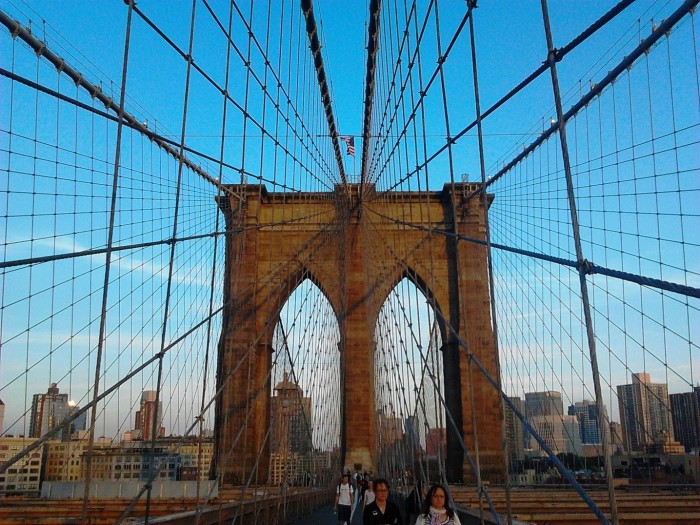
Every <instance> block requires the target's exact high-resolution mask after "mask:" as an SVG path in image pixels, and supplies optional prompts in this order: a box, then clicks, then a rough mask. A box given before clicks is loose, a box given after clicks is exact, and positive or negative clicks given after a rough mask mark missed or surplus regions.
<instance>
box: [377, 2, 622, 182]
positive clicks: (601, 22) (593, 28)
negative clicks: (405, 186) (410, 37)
mask: <svg viewBox="0 0 700 525" xmlns="http://www.w3.org/2000/svg"><path fill="white" fill-rule="evenodd" d="M633 3H634V0H622V1H621V2H619V3H618V4H617V5H615V6H614V7H613V8H612V9H610V10H609V11H608V12H607V13H605V15H603V16H602V17H601V18H599V19H598V20H597V21H596V22H594V23H593V24H591V25H590V26H589V27H588V28H587V29H586V30H585V31H583V32H582V33H581V34H579V35H578V36H577V37H576V38H574V39H573V40H572V41H571V42H569V44H567V45H565V46H564V47H562V48H559V49H558V50H557V60H558V61H560V60H562V59H563V58H564V56H566V55H567V54H568V53H570V52H571V51H573V50H574V49H575V48H576V47H578V46H579V45H580V44H582V43H583V42H585V41H586V39H588V38H589V37H590V36H592V35H593V34H594V33H595V32H597V31H598V30H599V29H601V28H602V27H604V26H605V25H606V24H607V23H608V22H609V21H610V20H612V19H614V18H615V17H616V16H617V15H618V14H620V13H621V12H622V11H623V10H624V9H625V8H626V7H628V6H630V5H631V4H633ZM465 19H466V17H465ZM419 42H420V40H419ZM444 59H446V57H443V62H444ZM412 67H413V61H411V62H409V68H412ZM548 67H549V66H548V65H547V63H546V61H544V62H543V63H542V65H541V66H539V67H538V68H537V69H536V70H535V71H533V72H532V73H530V75H528V76H527V77H526V78H525V79H523V80H522V81H521V82H520V83H519V84H518V85H516V86H515V87H514V88H513V89H511V90H510V91H509V92H508V93H506V94H505V95H504V96H503V97H501V98H500V99H499V100H498V101H497V102H495V103H494V104H493V105H491V106H490V107H489V108H488V109H486V110H485V111H484V112H483V113H482V114H481V120H482V121H483V120H484V119H485V118H486V117H488V116H489V115H491V114H492V113H494V112H495V111H496V110H497V109H498V108H500V107H501V106H503V105H504V104H505V103H506V102H507V101H508V100H510V99H512V98H513V97H514V96H515V95H517V94H518V93H520V92H521V91H522V90H523V89H524V88H525V87H527V86H528V85H530V84H531V83H532V82H533V81H534V80H536V79H537V78H538V77H539V76H540V75H542V74H543V73H544V72H545V71H547V69H548ZM427 90H428V87H426V88H425V90H421V92H420V99H419V101H418V102H417V103H416V106H417V105H418V104H422V99H423V98H424V96H425V95H426V94H427ZM402 92H403V89H402ZM416 106H414V109H413V111H412V113H411V116H410V117H409V120H408V121H407V123H408V122H410V120H412V119H413V118H414V117H415V109H416ZM476 125H477V122H476V120H474V121H472V122H471V123H470V124H469V125H467V126H466V127H465V128H464V129H462V130H461V131H459V132H458V133H456V134H455V135H454V136H453V137H451V142H452V143H455V142H456V141H457V140H458V139H460V138H462V137H464V136H465V135H466V134H467V133H468V132H469V131H471V130H472V129H474V127H476ZM406 129H407V127H406V126H405V127H404V129H403V131H402V132H401V134H405V132H406ZM399 139H400V137H399ZM447 148H448V144H447V143H446V144H445V145H443V146H441V147H440V148H438V149H437V150H436V151H435V152H434V153H432V154H431V155H430V156H428V157H426V158H425V160H424V161H423V162H422V163H420V164H418V165H417V166H416V167H415V169H414V170H411V171H408V172H407V173H406V174H405V175H404V176H403V177H402V178H400V179H399V180H398V181H397V182H395V183H394V184H393V185H391V186H390V187H388V188H387V189H386V190H384V191H387V192H388V191H392V190H394V189H396V188H398V187H399V186H400V185H401V184H402V183H403V182H405V181H406V180H408V179H410V178H411V177H413V176H414V175H416V174H417V173H418V172H419V171H420V170H421V169H422V168H424V167H425V166H427V165H428V164H429V163H430V162H432V161H433V160H434V159H436V158H437V157H439V156H440V155H441V154H442V153H443V152H444V151H445V150H446V149H447ZM383 169H384V167H382V168H381V169H379V170H378V171H379V172H382V171H383Z"/></svg>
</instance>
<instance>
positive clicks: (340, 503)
mask: <svg viewBox="0 0 700 525" xmlns="http://www.w3.org/2000/svg"><path fill="white" fill-rule="evenodd" d="M354 496H355V490H354V489H353V488H352V485H351V484H350V477H349V476H348V475H347V474H343V477H342V478H341V480H340V483H339V484H338V487H337V488H336V489H335V512H337V514H338V525H344V524H345V523H346V522H347V523H348V524H349V523H350V514H351V512H352V504H353V500H354Z"/></svg>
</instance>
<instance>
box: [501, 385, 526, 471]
mask: <svg viewBox="0 0 700 525" xmlns="http://www.w3.org/2000/svg"><path fill="white" fill-rule="evenodd" d="M510 400H511V401H512V403H513V404H514V405H515V408H516V409H518V412H520V413H521V414H524V408H523V400H522V399H520V398H519V397H511V398H510ZM504 413H505V424H506V441H507V445H508V461H509V464H510V465H511V466H512V465H515V464H517V463H518V462H519V461H521V460H522V459H524V458H525V443H524V438H525V436H524V434H523V422H522V421H521V420H520V418H518V417H517V416H516V415H515V413H514V412H513V410H512V409H511V408H510V405H508V404H505V405H504Z"/></svg>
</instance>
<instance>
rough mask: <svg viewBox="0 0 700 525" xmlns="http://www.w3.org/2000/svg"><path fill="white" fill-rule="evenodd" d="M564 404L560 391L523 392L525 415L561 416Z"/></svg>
mask: <svg viewBox="0 0 700 525" xmlns="http://www.w3.org/2000/svg"><path fill="white" fill-rule="evenodd" d="M563 415H564V404H563V403H562V401H561V392H555V391H553V390H547V391H544V392H528V393H526V394H525V416H526V417H528V418H530V417H535V416H563Z"/></svg>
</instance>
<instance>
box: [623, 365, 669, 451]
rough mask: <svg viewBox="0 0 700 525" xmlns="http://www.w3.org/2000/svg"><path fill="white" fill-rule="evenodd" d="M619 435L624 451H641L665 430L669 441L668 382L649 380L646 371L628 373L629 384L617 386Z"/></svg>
mask: <svg viewBox="0 0 700 525" xmlns="http://www.w3.org/2000/svg"><path fill="white" fill-rule="evenodd" d="M617 402H618V405H619V408H620V419H621V424H622V434H623V436H624V439H625V448H626V449H627V451H628V452H644V451H645V448H646V447H647V446H648V445H651V444H653V443H654V442H655V441H656V439H657V438H658V436H659V435H660V434H661V433H663V432H666V436H667V437H666V439H668V440H670V441H673V440H674V434H673V423H672V421H671V410H670V402H669V398H668V385H666V384H661V383H652V382H651V378H650V376H649V374H647V373H638V374H632V384H630V385H618V386H617Z"/></svg>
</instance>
